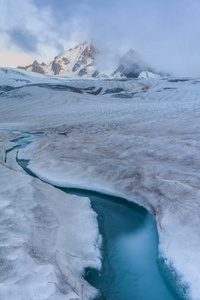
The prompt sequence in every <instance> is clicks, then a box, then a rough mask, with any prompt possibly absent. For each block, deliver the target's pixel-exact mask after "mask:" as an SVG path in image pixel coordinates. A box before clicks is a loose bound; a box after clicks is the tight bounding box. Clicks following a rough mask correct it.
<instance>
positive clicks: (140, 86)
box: [0, 74, 200, 300]
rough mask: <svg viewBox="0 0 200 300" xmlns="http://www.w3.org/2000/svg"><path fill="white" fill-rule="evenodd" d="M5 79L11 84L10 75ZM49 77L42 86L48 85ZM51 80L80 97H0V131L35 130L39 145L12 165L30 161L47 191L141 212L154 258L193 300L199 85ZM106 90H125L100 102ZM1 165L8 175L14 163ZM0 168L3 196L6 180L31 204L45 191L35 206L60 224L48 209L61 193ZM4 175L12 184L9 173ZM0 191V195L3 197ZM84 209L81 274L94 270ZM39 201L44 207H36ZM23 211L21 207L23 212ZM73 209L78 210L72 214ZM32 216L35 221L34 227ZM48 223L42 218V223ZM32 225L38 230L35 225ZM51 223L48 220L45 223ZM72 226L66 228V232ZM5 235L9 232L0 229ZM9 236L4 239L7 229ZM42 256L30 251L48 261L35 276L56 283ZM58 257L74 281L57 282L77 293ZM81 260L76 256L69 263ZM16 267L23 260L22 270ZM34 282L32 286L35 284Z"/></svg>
mask: <svg viewBox="0 0 200 300" xmlns="http://www.w3.org/2000/svg"><path fill="white" fill-rule="evenodd" d="M9 76H10V78H11V79H12V78H13V75H12V74H11V75H9ZM48 78H49V79H48V80H49V82H50V81H51V78H50V77H48ZM8 79H9V78H8ZM11 79H9V80H11ZM32 80H33V79H32ZM34 80H35V82H36V81H37V82H46V80H47V77H44V76H43V77H42V76H40V77H34ZM59 80H60V81H59ZM59 80H58V79H57V82H58V83H59V84H61V82H62V83H63V81H64V80H65V83H66V84H67V85H70V86H73V87H77V88H79V89H82V92H83V94H79V93H72V92H69V91H59V90H56V89H55V90H52V89H48V88H47V87H44V88H41V87H38V86H25V87H23V88H20V89H16V90H13V91H8V92H4V93H3V96H1V99H0V101H1V102H0V107H1V108H0V112H1V128H7V129H9V128H10V129H11V128H12V129H19V130H21V129H23V130H29V131H31V132H36V131H39V130H40V131H43V132H44V136H43V137H41V138H39V139H38V140H37V141H34V142H33V143H32V144H30V145H28V146H27V147H26V148H24V149H21V150H20V151H19V153H18V158H20V159H28V160H30V161H29V168H30V169H31V170H32V171H33V172H34V173H35V174H36V175H37V176H38V177H40V178H41V179H43V180H44V181H47V182H49V183H51V184H54V185H59V186H66V187H77V188H84V189H89V190H95V191H100V192H103V193H106V194H112V195H117V196H121V197H124V198H126V199H127V200H130V201H134V202H137V203H138V204H140V205H143V206H144V207H146V208H147V209H148V210H149V211H151V212H152V213H153V214H154V215H155V217H156V221H157V227H158V233H159V254H160V256H163V257H164V258H165V261H166V264H168V265H169V266H171V265H172V266H173V267H174V268H175V269H176V271H177V273H178V275H179V276H180V277H179V279H180V280H181V282H182V283H183V284H186V285H188V286H189V289H190V290H189V291H190V298H191V299H194V300H199V299H200V296H199V295H200V286H199V281H200V254H199V248H200V226H199V219H200V209H199V197H200V193H199V190H200V178H199V167H200V166H199V149H200V142H199V141H200V133H199V126H200V124H199V103H200V102H199V101H200V93H199V88H200V81H199V80H197V79H196V80H193V79H184V80H183V79H181V78H174V79H170V80H169V79H168V78H160V79H158V78H157V79H156V78H154V79H151V78H146V79H139V80H72V79H71V80H66V79H63V78H60V79H59ZM89 87H94V91H96V90H98V89H99V88H102V91H101V93H100V94H98V95H92V94H88V93H87V92H88V90H83V89H87V88H89ZM106 89H123V90H124V92H121V93H125V94H126V95H128V97H129V98H127V99H126V98H124V99H120V98H116V95H115V93H114V92H113V93H112V94H104V92H105V90H106ZM119 94H120V93H119ZM2 134H3V133H1V136H2ZM61 134H62V135H61ZM7 135H9V133H7ZM6 143H8V144H6ZM3 145H4V148H2V149H6V147H7V146H8V147H10V144H9V138H7V140H6V141H5V139H4V141H3ZM2 152H3V150H2ZM2 156H3V154H2ZM10 167H12V168H14V165H13V164H12V165H10ZM2 168H4V169H6V170H7V171H6V173H5V176H3V175H1V176H2V178H3V179H6V178H7V179H6V180H7V183H6V186H7V190H9V188H8V187H9V186H10V185H9V184H10V182H12V178H13V180H14V178H18V176H19V177H20V182H21V184H23V188H22V190H21V195H25V196H28V195H33V190H34V191H35V193H34V197H31V199H32V200H31V203H35V202H34V201H38V200H37V197H36V198H35V196H36V195H38V189H39V191H41V190H42V191H43V188H42V187H44V186H45V188H44V189H45V192H44V191H43V192H42V198H40V197H39V198H40V200H41V199H43V198H44V205H45V210H47V211H49V210H50V211H51V212H53V213H55V214H56V218H58V219H59V218H61V215H60V214H61V212H57V211H56V209H55V207H56V206H57V209H59V207H60V206H58V205H56V204H57V203H58V199H59V201H60V199H65V198H66V197H67V196H66V195H65V196H64V195H63V193H61V192H59V191H57V190H55V189H53V188H52V187H50V186H47V185H45V184H44V183H41V182H39V181H36V180H35V181H34V180H32V181H31V179H30V178H29V177H27V176H25V175H24V174H23V175H22V174H19V173H20V172H19V170H18V171H17V172H14V171H12V170H10V169H8V168H7V167H5V166H4V167H2ZM12 172H14V174H15V176H14V175H13V176H11V175H10V173H12ZM2 174H3V173H2ZM12 174H13V173H12ZM27 178H29V179H27ZM15 180H16V179H15ZM27 181H28V182H27ZM14 182H15V181H14ZM30 182H31V183H30ZM13 184H14V183H13ZM2 188H3V186H2ZM16 189H17V187H14V185H13V187H12V190H13V195H12V197H11V195H9V197H8V198H7V200H6V201H11V199H12V201H14V199H15V197H18V196H17V195H18V194H17V193H16ZM7 190H6V191H2V193H3V195H4V196H5V194H6V193H7ZM36 191H37V192H36ZM48 191H49V192H48ZM60 193H61V194H62V196H61V194H60ZM53 195H55V196H53ZM2 197H3V196H2ZM70 197H71V196H70ZM45 199H46V200H45ZM47 199H48V201H49V203H54V202H53V199H57V200H56V204H55V203H54V204H51V205H50V204H49V203H48V205H47V202H46V201H47ZM66 199H67V198H66ZM69 201H70V200H69ZM77 201H78V202H77ZM79 201H80V202H79ZM84 201H85V202H83V203H82V200H76V203H79V204H78V205H79V206H80V211H79V212H81V218H80V220H82V219H83V218H84V220H87V219H88V217H87V216H86V215H87V214H86V212H87V213H88V214H92V215H91V216H93V217H92V218H89V220H90V221H88V222H90V223H89V224H87V225H88V228H91V230H92V228H93V229H95V228H96V229H95V233H94V234H93V235H92V237H91V240H90V242H88V245H89V244H90V247H91V248H90V249H93V251H92V253H90V252H88V250H87V249H84V247H83V241H82V240H81V239H80V242H79V243H80V250H81V249H83V250H84V251H83V252H84V253H88V257H87V259H86V261H87V263H85V264H84V265H83V267H85V266H86V265H88V264H89V263H94V265H96V266H97V267H99V266H100V261H99V255H100V254H99V250H98V248H94V246H92V245H94V244H95V241H94V240H95V239H96V238H97V236H98V230H97V224H96V219H95V218H96V217H95V214H94V213H93V212H92V210H91V208H90V205H89V201H88V200H84ZM72 202H73V201H72ZM42 203H43V201H41V203H40V205H42ZM70 203H71V202H70ZM73 203H74V202H73ZM2 205H3V202H2ZM37 205H38V204H37ZM63 205H64V204H63ZM70 205H71V204H70ZM81 205H86V207H85V206H84V207H83V208H84V209H83V208H82V207H81ZM25 207H26V205H25V206H24V209H25ZM70 207H71V206H70ZM86 208H87V209H86ZM26 209H27V208H26ZM71 209H72V208H71ZM74 209H75V208H74ZM76 209H78V208H77V206H76ZM54 210H55V212H54ZM66 210H67V208H66ZM21 211H23V210H21ZM28 211H29V210H28ZM82 211H85V216H84V214H83V213H82ZM9 213H11V212H9ZM29 213H30V214H31V210H30V212H27V214H26V216H28V218H30V216H29ZM77 213H78V212H77ZM57 214H58V215H59V216H57ZM48 216H49V215H48ZM12 217H13V215H12ZM6 218H7V220H8V224H9V222H10V220H11V215H9V216H8V217H7V215H6V214H4V222H5V224H6ZM35 218H36V217H35V215H34V220H33V223H34V224H35V222H36V220H35ZM48 218H50V220H51V217H50V216H49V217H48ZM37 222H39V221H38V219H37ZM51 222H54V221H53V220H51ZM71 222H72V223H70V224H73V226H75V224H77V226H78V224H79V223H78V221H76V222H75V221H74V220H73V221H71ZM28 224H29V222H28ZM52 224H54V223H52ZM56 224H57V223H56ZM94 224H96V225H94ZM79 225H80V224H79ZM73 226H72V225H71V227H69V228H70V231H71V230H72V228H73ZM80 226H81V225H80ZM81 227H82V226H81ZM31 228H32V227H31V225H30V229H29V227H27V229H26V227H25V228H24V227H23V230H25V229H26V230H27V231H29V230H30V232H31V230H32V232H33V233H32V234H33V236H34V234H36V232H37V231H35V230H33V228H32V229H31ZM58 228H59V227H58ZM6 230H7V231H8V228H7V229H6ZM20 230H22V229H19V231H18V232H19V233H20V232H21V235H20V238H21V239H22V240H23V239H26V234H27V236H30V235H29V234H28V233H26V232H23V231H20ZM57 230H61V229H57ZM88 230H89V229H88ZM83 231H84V228H83ZM8 232H11V233H12V231H10V229H9V231H8ZM76 232H77V231H76ZM91 232H92V231H91ZM11 233H10V234H11ZM68 234H69V232H68ZM61 235H62V234H61ZM36 236H37V235H36ZM87 238H89V237H87ZM37 239H38V238H33V239H32V238H30V241H33V242H34V243H36V240H37ZM17 240H18V239H17ZM11 241H12V242H13V241H15V235H14V234H13V233H12V236H11V237H10V243H11ZM70 241H71V242H72V244H71V248H70V249H68V250H69V251H68V252H69V253H70V254H71V252H72V250H73V249H74V248H75V249H76V251H78V248H77V247H75V245H77V244H76V242H77V241H75V239H74V237H73V236H71V240H70ZM63 242H64V241H63ZM29 243H30V242H29ZM45 243H46V242H45ZM73 243H75V244H73ZM61 244H62V243H61V242H58V241H56V242H55V244H54V247H58V246H59V247H60V245H61ZM9 245H10V244H9ZM23 245H24V244H23ZM36 245H37V243H36ZM40 245H41V243H40ZM42 245H43V244H42ZM84 245H85V244H84ZM23 247H24V246H21V248H20V249H24V248H23ZM38 247H39V246H38ZM59 247H58V248H57V249H59ZM66 247H67V245H66ZM61 248H63V246H62V247H61ZM10 249H11V248H10ZM42 249H43V248H42V247H41V249H40V247H39V249H38V251H44V252H43V253H46V255H47V257H49V260H48V263H46V264H43V265H42V266H43V267H45V268H47V269H48V271H47V272H46V273H45V272H44V273H45V274H51V275H47V277H48V276H50V277H51V276H53V278H54V277H55V278H56V280H57V281H59V280H61V279H60V277H59V276H58V275H57V273H56V275H55V273H52V272H57V271H55V265H54V264H53V263H52V259H50V257H52V255H53V254H52V253H51V251H50V250H49V248H48V249H43V250H42ZM86 250H87V251H86ZM13 251H14V250H13ZM20 251H21V250H20ZM23 251H25V250H23ZM52 251H54V250H53V249H52ZM60 251H61V250H60ZM11 252H12V251H11ZM53 253H55V252H53ZM95 253H96V254H95ZM12 255H13V256H15V252H12ZM62 255H63V254H62ZM62 255H61V254H60V256H57V258H56V259H57V262H58V265H59V272H62V273H63V274H64V271H65V270H66V269H65V270H63V269H61V267H60V264H59V262H60V257H61V258H62V262H65V264H66V265H65V266H66V268H67V267H69V266H70V268H71V267H72V266H73V267H74V269H73V272H74V273H73V274H75V277H73V276H68V275H66V276H68V277H67V278H72V279H73V278H76V284H77V286H78V287H80V285H81V283H82V280H83V279H82V278H81V276H80V273H81V271H80V269H79V268H78V267H77V265H76V267H75V265H74V263H72V262H73V261H74V260H75V258H73V256H70V255H68V256H67V257H65V259H64V258H63V256H62ZM73 255H74V253H73ZM75 255H76V254H75ZM81 255H83V253H82V254H80V253H78V255H77V256H78V257H80V256H81ZM16 257H17V254H16ZM36 257H37V255H36ZM92 257H95V259H93V258H92ZM91 258H92V259H91ZM31 259H33V258H32V256H31V258H30V262H29V263H28V264H30V266H31V264H33V266H34V268H36V269H37V268H38V263H35V259H36V258H34V259H33V262H32V260H31ZM36 261H37V259H36ZM37 262H38V261H37ZM71 263H72V265H71ZM24 264H25V262H24V263H23V264H22V265H24ZM34 264H35V265H34ZM6 268H9V265H6ZM31 268H33V267H31ZM52 270H54V271H52ZM81 270H83V268H82V269H81ZM42 272H43V271H42ZM52 274H53V275H52ZM59 274H60V273H59ZM68 274H69V273H68ZM77 274H78V275H77ZM38 276H39V275H38ZM58 278H59V280H58ZM43 280H44V279H41V282H43ZM48 280H49V279H48ZM46 281H47V280H46ZM46 281H45V282H46ZM61 281H62V280H61ZM72 281H73V280H72ZM66 282H68V286H72V285H73V283H74V282H75V281H73V282H70V280H68V281H67V280H66ZM84 286H86V291H88V295H89V293H90V292H91V294H92V293H93V292H94V291H93V289H92V288H91V287H90V286H89V284H88V285H87V284H86V283H85V281H84ZM38 288H39V287H38ZM40 288H41V287H40ZM51 289H52V290H51V292H50V294H51V295H53V293H54V290H53V287H51ZM79 295H80V294H79ZM52 297H53V296H52ZM86 298H87V297H86ZM56 299H57V298H56ZM58 299H59V298H58Z"/></svg>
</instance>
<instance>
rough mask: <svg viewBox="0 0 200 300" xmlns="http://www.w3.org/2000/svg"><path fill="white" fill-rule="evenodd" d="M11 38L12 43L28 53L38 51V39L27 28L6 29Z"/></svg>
mask: <svg viewBox="0 0 200 300" xmlns="http://www.w3.org/2000/svg"><path fill="white" fill-rule="evenodd" d="M6 33H7V34H8V36H9V38H10V43H13V44H15V45H16V46H17V47H19V48H20V49H21V50H23V51H24V52H27V53H37V51H38V40H37V38H36V36H35V35H33V34H32V33H31V32H30V31H29V30H27V29H26V28H20V27H18V28H13V29H9V30H7V31H6Z"/></svg>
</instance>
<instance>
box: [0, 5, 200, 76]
mask: <svg viewBox="0 0 200 300" xmlns="http://www.w3.org/2000/svg"><path fill="white" fill-rule="evenodd" d="M0 9H1V12H2V17H1V20H0V27H1V31H0V46H1V49H2V53H5V52H6V49H8V50H9V55H11V53H13V55H17V54H19V53H22V54H28V55H30V58H34V59H35V58H36V59H38V60H39V61H41V60H43V61H48V60H52V58H53V57H54V56H55V55H57V54H58V53H59V52H61V51H63V50H66V49H68V48H70V47H73V46H75V45H76V44H78V43H81V42H83V41H85V40H88V39H91V38H92V39H93V40H94V43H95V45H96V46H97V47H99V49H100V50H101V51H102V52H103V53H105V57H106V58H105V57H104V59H103V57H102V60H101V62H102V63H103V64H104V67H105V68H106V67H107V68H110V67H111V65H112V64H115V63H116V59H117V58H118V57H120V56H121V55H123V54H124V53H125V52H126V51H127V50H128V49H129V48H133V49H135V50H136V51H137V52H138V53H140V56H141V57H142V58H143V59H144V60H145V61H146V62H147V63H148V64H149V65H151V66H153V67H154V68H155V69H157V70H159V71H165V72H169V73H171V74H173V75H176V76H195V77H200V60H199V56H200V39H199V36H200V18H199V15H200V1H199V0H190V1H189V0H176V1H172V0H168V1H166V0H152V1H149V0H143V1H141V0H135V1H134V0H132V1H131V0H123V1H122V0H110V1H105V0H101V1H99V0H76V1H71V0H70V1H68V0H43V1H40V0H26V1H24V0H15V1H12V0H2V1H1V2H0ZM0 63H1V61H0Z"/></svg>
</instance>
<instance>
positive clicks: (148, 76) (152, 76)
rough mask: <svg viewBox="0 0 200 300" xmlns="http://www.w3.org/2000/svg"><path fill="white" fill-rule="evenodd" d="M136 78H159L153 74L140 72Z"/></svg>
mask: <svg viewBox="0 0 200 300" xmlns="http://www.w3.org/2000/svg"><path fill="white" fill-rule="evenodd" d="M138 78H160V75H158V74H154V73H152V72H150V71H142V72H141V73H140V75H139V76H138Z"/></svg>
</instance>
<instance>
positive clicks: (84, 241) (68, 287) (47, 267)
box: [0, 133, 101, 300]
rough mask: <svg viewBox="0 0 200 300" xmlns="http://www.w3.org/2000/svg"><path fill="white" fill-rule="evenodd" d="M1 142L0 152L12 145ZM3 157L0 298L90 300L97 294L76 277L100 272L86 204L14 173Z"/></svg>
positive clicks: (94, 224)
mask: <svg viewBox="0 0 200 300" xmlns="http://www.w3.org/2000/svg"><path fill="white" fill-rule="evenodd" d="M2 136H3V135H2ZM5 136H7V138H8V133H7V134H6V135H5ZM9 136H10V137H11V136H12V133H10V134H9ZM7 138H6V137H5V139H2V140H1V141H0V142H1V149H4V150H6V149H8V148H10V147H11V145H13V143H11V142H9V141H8V139H7ZM9 154H10V155H9V158H8V160H7V163H9V164H10V165H11V166H12V168H11V166H7V165H6V164H5V163H4V161H5V155H4V154H3V151H2V153H1V162H0V178H1V185H0V198H1V205H0V212H1V214H0V224H1V229H0V231H1V238H0V256H1V266H0V298H1V299H12V300H14V299H17V300H18V299H27V300H31V299H48V300H55V299H56V300H61V299H65V300H70V299H93V298H94V297H95V295H97V293H98V292H97V290H96V289H95V288H93V287H92V286H90V285H89V284H88V282H87V281H86V280H84V278H83V277H82V275H83V272H84V269H85V268H86V267H89V266H90V267H92V268H97V269H100V268H101V253H100V250H99V248H100V245H101V236H100V235H99V233H98V224H97V219H96V218H97V215H96V213H95V212H94V211H93V210H92V209H91V204H90V200H89V199H88V198H85V197H84V198H83V197H78V196H73V195H67V194H65V193H63V192H62V191H60V190H58V189H56V188H54V187H52V186H51V185H49V184H46V183H44V182H42V181H41V180H39V179H36V178H32V177H31V176H28V175H27V174H25V173H24V172H22V169H21V167H19V166H18V167H19V169H20V170H21V171H19V169H18V168H17V169H16V170H15V167H16V165H17V163H16V164H15V163H14V161H13V160H14V159H15V151H13V154H12V152H10V153H9ZM11 183H12V184H11ZM58 204H59V205H58ZM88 232H90V234H89V235H88ZM74 237H76V238H74Z"/></svg>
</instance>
